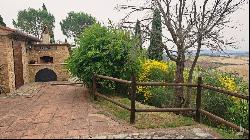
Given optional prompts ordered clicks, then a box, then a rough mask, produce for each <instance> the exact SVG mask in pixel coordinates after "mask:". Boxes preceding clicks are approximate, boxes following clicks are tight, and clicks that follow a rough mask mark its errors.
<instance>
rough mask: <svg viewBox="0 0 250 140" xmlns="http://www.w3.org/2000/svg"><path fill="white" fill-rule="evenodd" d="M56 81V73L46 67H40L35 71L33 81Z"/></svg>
mask: <svg viewBox="0 0 250 140" xmlns="http://www.w3.org/2000/svg"><path fill="white" fill-rule="evenodd" d="M48 81H57V75H56V73H55V72H54V71H53V70H50V69H48V68H45V69H41V70H39V71H38V72H37V73H36V77H35V82H48Z"/></svg>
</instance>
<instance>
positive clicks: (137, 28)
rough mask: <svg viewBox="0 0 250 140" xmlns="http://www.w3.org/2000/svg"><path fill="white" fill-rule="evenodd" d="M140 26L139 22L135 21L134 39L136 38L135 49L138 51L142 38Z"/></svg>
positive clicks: (140, 48)
mask: <svg viewBox="0 0 250 140" xmlns="http://www.w3.org/2000/svg"><path fill="white" fill-rule="evenodd" d="M141 34H142V33H141V25H140V21H139V20H137V22H136V25H135V37H136V47H137V48H138V49H139V50H142V37H141Z"/></svg>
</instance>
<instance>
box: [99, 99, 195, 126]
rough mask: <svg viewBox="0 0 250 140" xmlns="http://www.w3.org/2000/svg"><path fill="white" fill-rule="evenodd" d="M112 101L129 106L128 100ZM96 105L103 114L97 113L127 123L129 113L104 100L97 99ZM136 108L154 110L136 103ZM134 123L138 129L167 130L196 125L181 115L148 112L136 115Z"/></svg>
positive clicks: (190, 119)
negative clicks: (101, 109)
mask: <svg viewBox="0 0 250 140" xmlns="http://www.w3.org/2000/svg"><path fill="white" fill-rule="evenodd" d="M112 98H113V99H114V100H116V101H118V102H120V103H122V104H124V105H127V106H129V105H130V100H129V99H128V98H121V97H112ZM94 103H95V104H96V105H98V106H99V107H101V108H103V109H104V112H99V113H102V114H105V115H112V116H114V117H116V118H118V120H120V121H125V122H127V123H129V120H130V112H129V111H127V110H125V109H123V108H120V107H119V106H117V105H115V104H113V103H111V102H109V101H106V100H104V99H101V98H98V100H97V101H95V102H94ZM136 108H155V107H152V106H148V105H143V104H141V103H139V102H136ZM135 121H136V123H135V124H134V126H135V127H136V128H138V129H147V128H169V127H179V126H190V125H194V124H196V123H195V121H194V120H193V119H192V118H190V117H184V116H181V115H176V114H174V113H169V112H164V113H163V112H150V113H145V112H144V113H142V112H140V113H136V120H135Z"/></svg>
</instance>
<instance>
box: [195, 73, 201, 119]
mask: <svg viewBox="0 0 250 140" xmlns="http://www.w3.org/2000/svg"><path fill="white" fill-rule="evenodd" d="M201 84H202V77H198V84H197V95H196V113H195V121H196V122H199V123H200V122H201V115H200V111H199V109H200V108H201V90H202V89H201V88H202V87H201Z"/></svg>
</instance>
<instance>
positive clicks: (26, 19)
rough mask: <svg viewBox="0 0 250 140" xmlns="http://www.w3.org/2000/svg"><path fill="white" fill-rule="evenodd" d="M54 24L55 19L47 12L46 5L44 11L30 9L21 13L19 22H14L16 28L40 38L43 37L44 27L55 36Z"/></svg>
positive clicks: (18, 18) (19, 13) (18, 16)
mask: <svg viewBox="0 0 250 140" xmlns="http://www.w3.org/2000/svg"><path fill="white" fill-rule="evenodd" d="M54 23H55V17H54V16H53V15H52V14H51V13H49V12H48V11H47V9H46V7H45V5H44V4H43V7H42V9H38V10H36V9H33V8H28V9H24V10H21V11H19V12H18V15H17V20H16V21H15V20H13V25H14V27H16V28H18V29H20V30H22V31H25V32H27V33H29V34H32V35H34V36H36V37H38V38H40V37H41V33H42V29H43V27H44V26H47V27H48V30H49V33H50V34H51V35H52V36H53V34H54V33H53V29H54V27H55V26H54Z"/></svg>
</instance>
